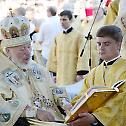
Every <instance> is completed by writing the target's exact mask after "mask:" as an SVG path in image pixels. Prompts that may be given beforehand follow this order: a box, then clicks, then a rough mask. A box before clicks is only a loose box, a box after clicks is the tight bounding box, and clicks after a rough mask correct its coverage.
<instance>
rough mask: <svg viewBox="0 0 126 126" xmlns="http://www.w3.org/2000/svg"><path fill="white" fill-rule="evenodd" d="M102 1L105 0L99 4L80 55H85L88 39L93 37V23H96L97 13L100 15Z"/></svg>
mask: <svg viewBox="0 0 126 126" xmlns="http://www.w3.org/2000/svg"><path fill="white" fill-rule="evenodd" d="M102 2H103V0H101V1H100V4H99V6H98V9H97V12H96V14H95V17H94V20H93V23H92V25H91V28H90V30H89V32H88V35H87V36H85V38H86V42H85V44H84V47H83V49H82V51H81V54H80V57H82V55H83V53H84V50H85V47H86V44H87V42H88V40H91V39H92V35H91V31H92V28H93V25H94V23H95V20H96V17H97V15H98V12H99V9H100V7H101V4H102Z"/></svg>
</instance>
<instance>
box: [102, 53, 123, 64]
mask: <svg viewBox="0 0 126 126" xmlns="http://www.w3.org/2000/svg"><path fill="white" fill-rule="evenodd" d="M120 57H121V56H120V55H119V56H117V57H115V58H114V59H112V60H109V61H107V62H106V61H104V66H108V65H112V64H113V63H114V62H115V61H116V60H117V59H119V58H120Z"/></svg>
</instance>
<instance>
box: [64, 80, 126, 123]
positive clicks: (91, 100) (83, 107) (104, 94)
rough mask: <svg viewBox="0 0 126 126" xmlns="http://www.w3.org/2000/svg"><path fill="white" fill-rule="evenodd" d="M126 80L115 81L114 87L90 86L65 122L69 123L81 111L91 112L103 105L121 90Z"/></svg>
mask: <svg viewBox="0 0 126 126" xmlns="http://www.w3.org/2000/svg"><path fill="white" fill-rule="evenodd" d="M125 81H126V80H121V81H118V82H117V83H115V84H114V85H113V86H112V87H107V86H94V87H92V88H90V89H89V90H88V91H87V92H86V93H85V94H84V95H83V96H82V97H81V98H80V99H79V100H78V102H77V103H76V104H75V105H74V106H73V107H72V109H71V110H70V112H69V113H68V115H67V116H66V118H65V122H66V123H68V122H70V121H72V120H74V119H75V118H77V116H78V114H79V113H82V112H89V113H92V112H93V111H94V110H96V109H97V108H99V107H100V106H102V105H103V104H104V103H105V102H106V101H107V100H109V99H110V98H111V97H112V96H113V95H115V94H116V93H118V92H119V89H120V87H121V86H122V85H123V84H124V83H125Z"/></svg>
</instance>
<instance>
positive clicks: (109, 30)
mask: <svg viewBox="0 0 126 126" xmlns="http://www.w3.org/2000/svg"><path fill="white" fill-rule="evenodd" d="M96 37H110V38H112V39H114V40H115V41H117V42H122V39H123V35H122V31H121V29H120V28H119V27H117V26H115V25H106V26H103V27H101V28H100V29H99V30H98V31H97V33H96Z"/></svg>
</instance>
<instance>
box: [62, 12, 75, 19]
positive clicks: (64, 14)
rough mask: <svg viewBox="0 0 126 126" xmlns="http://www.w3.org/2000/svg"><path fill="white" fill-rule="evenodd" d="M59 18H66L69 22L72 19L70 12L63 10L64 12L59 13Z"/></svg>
mask: <svg viewBox="0 0 126 126" xmlns="http://www.w3.org/2000/svg"><path fill="white" fill-rule="evenodd" d="M60 16H67V17H68V18H69V20H71V19H72V17H73V16H72V12H71V11H69V10H64V11H62V12H61V13H60Z"/></svg>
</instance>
